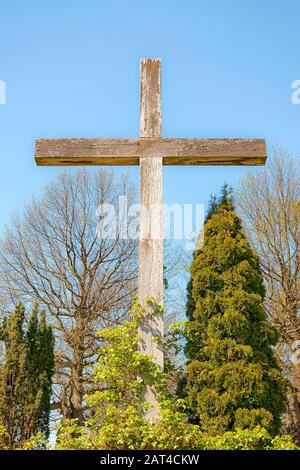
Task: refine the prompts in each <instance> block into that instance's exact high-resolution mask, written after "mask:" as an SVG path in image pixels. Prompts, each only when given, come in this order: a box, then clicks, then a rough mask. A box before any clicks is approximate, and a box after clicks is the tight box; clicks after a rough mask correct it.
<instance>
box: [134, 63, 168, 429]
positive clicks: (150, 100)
mask: <svg viewBox="0 0 300 470" xmlns="http://www.w3.org/2000/svg"><path fill="white" fill-rule="evenodd" d="M140 135H141V137H142V139H141V140H140V141H139V143H138V147H139V148H140V149H146V148H147V149H148V152H149V153H148V154H147V155H144V154H143V156H142V157H141V158H140V160H139V163H140V204H141V210H140V244H139V278H138V298H139V302H140V304H141V305H142V306H143V307H144V308H145V309H146V310H147V309H148V308H149V306H147V303H146V302H145V299H147V298H149V297H151V298H152V299H154V301H155V303H156V304H157V305H160V306H163V301H164V282H163V239H162V233H163V225H162V224H163V221H162V204H163V185H162V179H163V172H162V163H163V159H162V156H160V155H159V154H157V153H156V151H155V148H153V146H152V145H151V142H152V139H151V138H153V137H155V138H160V137H161V89H160V61H159V60H158V59H149V60H146V59H143V60H142V62H141V109H140ZM163 335H164V324H163V318H161V317H156V318H154V319H145V321H144V323H143V324H142V325H141V326H140V328H139V351H141V352H143V353H146V354H151V355H152V356H153V358H154V360H155V362H156V363H157V364H158V365H159V366H160V367H161V369H163V366H164V356H163V351H162V349H161V345H160V344H158V343H157V341H156V338H158V339H160V340H162V338H163ZM144 398H145V400H146V401H147V402H148V403H151V405H152V408H151V409H150V410H149V411H148V412H147V414H146V418H147V419H148V420H149V421H151V422H155V421H156V420H157V416H158V411H159V409H158V401H157V398H156V392H155V389H154V388H153V387H150V386H147V388H146V390H145V396H144Z"/></svg>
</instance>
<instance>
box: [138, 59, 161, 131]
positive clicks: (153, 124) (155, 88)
mask: <svg viewBox="0 0 300 470" xmlns="http://www.w3.org/2000/svg"><path fill="white" fill-rule="evenodd" d="M140 74H141V96H140V136H141V137H147V138H148V137H160V136H161V122H162V119H161V83H160V82H161V78H160V77H161V70H160V59H142V60H141V68H140Z"/></svg>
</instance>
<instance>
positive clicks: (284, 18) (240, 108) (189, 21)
mask: <svg viewBox="0 0 300 470" xmlns="http://www.w3.org/2000/svg"><path fill="white" fill-rule="evenodd" d="M299 17H300V3H299V1H297V0H294V1H292V0H286V1H283V0H260V1H258V0H243V1H242V0H240V1H238V0H226V1H224V0H206V1H201V0H198V1H197V0H185V1H183V0H182V1H179V0H160V1H158V0H147V1H145V0H110V1H104V0H98V1H96V0H85V1H78V0H63V1H62V0H60V1H58V0H51V2H49V1H45V0H44V1H41V0H40V1H37V0H34V1H33V0H27V1H25V0H22V1H20V0H12V1H9V2H8V1H6V2H2V3H1V7H0V18H1V21H0V51H1V52H0V80H3V81H5V83H6V88H7V103H6V105H0V201H1V214H0V230H1V229H2V228H3V224H4V223H5V222H7V221H8V219H9V215H10V214H12V213H14V212H15V211H20V210H22V207H23V204H24V203H25V202H26V201H27V200H28V199H29V198H30V196H31V195H39V194H40V193H41V191H42V188H43V186H44V184H45V183H46V182H47V181H48V180H49V179H51V178H52V177H53V176H54V175H55V174H56V173H57V172H58V171H60V169H59V168H41V167H36V166H35V163H34V158H33V154H34V140H35V138H37V137H48V138H50V137H137V136H138V132H139V61H140V58H142V57H160V58H161V59H162V74H163V75H162V76H163V134H164V136H165V137H175V136H177V137H263V138H266V140H267V144H268V149H269V151H270V150H271V148H272V145H274V144H276V143H278V144H280V145H282V146H284V147H285V148H287V149H288V150H289V151H291V152H292V153H294V154H295V155H296V156H297V155H300V139H299V127H300V105H298V106H296V105H293V104H292V102H291V93H292V90H291V83H292V81H294V80H296V79H300V61H299V58H300V57H299V56H300V54H299V52H300V51H299V43H300V41H299V35H300V32H299ZM116 171H121V170H116ZM246 171H247V169H246V168H243V167H165V168H164V192H165V201H166V202H168V203H174V202H177V203H178V202H179V203H196V202H198V203H199V202H200V203H206V202H207V200H208V198H209V195H210V194H211V193H215V192H217V191H218V190H219V188H220V186H221V185H222V183H223V182H224V181H227V182H228V183H230V184H232V185H234V186H236V185H237V184H238V181H239V180H240V178H241V177H242V176H243V175H244V173H245V172H246ZM130 173H131V174H132V177H133V178H134V179H135V180H136V181H138V169H137V168H131V169H130Z"/></svg>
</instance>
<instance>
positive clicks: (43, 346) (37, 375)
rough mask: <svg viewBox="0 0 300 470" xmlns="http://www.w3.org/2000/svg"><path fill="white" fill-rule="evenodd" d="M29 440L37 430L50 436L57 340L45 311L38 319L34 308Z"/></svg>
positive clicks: (29, 330) (30, 341)
mask: <svg viewBox="0 0 300 470" xmlns="http://www.w3.org/2000/svg"><path fill="white" fill-rule="evenodd" d="M26 346H27V351H26V372H27V377H26V382H27V383H26V390H27V397H28V400H27V403H26V404H25V407H26V410H25V414H26V417H27V424H26V426H25V430H26V431H27V436H26V438H27V439H28V438H29V437H30V436H31V435H32V434H34V433H35V432H36V431H39V432H42V433H43V434H44V435H45V436H46V437H48V436H49V416H50V398H51V384H52V376H53V372H54V337H53V332H52V329H51V327H49V326H47V324H46V316H45V312H42V314H41V315H40V320H39V312H38V307H37V306H35V307H34V308H33V310H32V312H31V315H30V317H29V321H28V328H27V334H26Z"/></svg>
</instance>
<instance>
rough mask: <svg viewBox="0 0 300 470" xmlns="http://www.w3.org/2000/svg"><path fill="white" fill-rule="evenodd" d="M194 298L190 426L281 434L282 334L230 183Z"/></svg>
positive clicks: (209, 233)
mask: <svg viewBox="0 0 300 470" xmlns="http://www.w3.org/2000/svg"><path fill="white" fill-rule="evenodd" d="M188 293H189V295H188V304H187V317H188V320H189V321H188V322H187V323H186V328H185V336H186V338H187V346H186V354H187V357H188V366H187V371H186V376H185V378H184V381H183V384H181V395H183V396H184V397H185V398H186V402H187V405H188V408H189V411H190V419H191V421H192V422H194V423H198V424H199V425H200V427H201V429H202V430H203V431H205V432H209V433H210V434H219V433H224V432H226V431H233V430H235V429H251V428H254V427H256V426H257V425H260V426H263V427H266V428H267V429H268V430H269V431H270V432H271V434H274V433H276V432H278V430H279V426H280V417H281V414H282V412H283V410H284V381H283V378H282V376H281V373H280V370H279V367H278V365H277V362H276V360H275V357H274V353H273V346H275V345H276V343H277V341H278V334H277V332H276V330H275V329H274V328H273V327H272V326H271V325H270V324H269V323H268V322H267V320H266V315H265V311H264V308H263V300H264V296H265V289H264V285H263V279H262V274H261V271H260V266H259V259H258V257H257V256H256V255H255V254H254V253H253V251H252V250H251V248H250V245H249V244H248V242H247V240H246V239H245V236H244V234H243V232H242V228H241V221H240V219H239V218H238V217H237V215H236V213H235V212H234V206H233V202H232V195H231V191H230V189H228V187H226V186H225V187H224V189H223V191H222V196H221V198H220V199H219V201H218V203H217V204H216V200H215V199H214V200H213V205H212V206H211V209H210V211H209V217H207V220H206V223H205V239H204V244H203V247H202V248H201V249H200V250H199V251H197V252H195V254H194V260H193V263H192V266H191V280H190V283H189V290H188Z"/></svg>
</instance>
